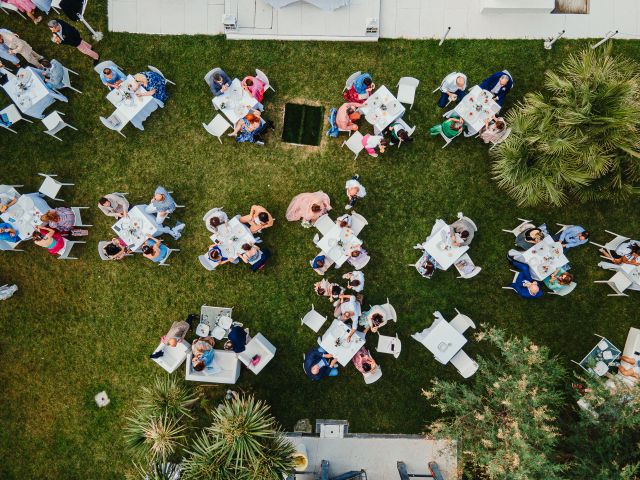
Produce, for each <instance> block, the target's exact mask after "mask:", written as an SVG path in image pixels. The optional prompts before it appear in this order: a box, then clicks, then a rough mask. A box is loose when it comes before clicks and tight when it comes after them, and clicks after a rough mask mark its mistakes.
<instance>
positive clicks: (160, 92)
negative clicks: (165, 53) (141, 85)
mask: <svg viewBox="0 0 640 480" xmlns="http://www.w3.org/2000/svg"><path fill="white" fill-rule="evenodd" d="M142 75H144V76H145V77H146V79H147V82H148V83H147V86H146V87H145V90H147V91H149V90H153V89H155V91H156V92H155V93H154V94H153V98H155V99H157V100H160V101H161V102H162V103H165V102H166V101H167V100H168V99H169V95H168V94H167V81H166V80H165V79H164V77H163V76H162V75H160V74H158V73H156V72H142Z"/></svg>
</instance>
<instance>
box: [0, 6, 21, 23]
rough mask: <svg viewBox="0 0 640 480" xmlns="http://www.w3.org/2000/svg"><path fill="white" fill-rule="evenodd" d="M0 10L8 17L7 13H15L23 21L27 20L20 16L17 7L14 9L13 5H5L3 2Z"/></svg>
mask: <svg viewBox="0 0 640 480" xmlns="http://www.w3.org/2000/svg"><path fill="white" fill-rule="evenodd" d="M0 10H2V11H3V12H4V13H5V14H7V15H9V12H15V13H17V14H18V15H20V16H21V17H22V18H23V19H24V20H26V19H27V17H25V16H24V15H23V14H22V12H21V11H20V10H18V7H16V6H15V5H12V4H11V3H5V2H2V3H0Z"/></svg>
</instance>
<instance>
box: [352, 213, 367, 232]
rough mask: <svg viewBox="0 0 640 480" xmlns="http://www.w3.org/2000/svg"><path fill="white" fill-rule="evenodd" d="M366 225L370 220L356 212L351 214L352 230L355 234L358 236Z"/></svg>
mask: <svg viewBox="0 0 640 480" xmlns="http://www.w3.org/2000/svg"><path fill="white" fill-rule="evenodd" d="M365 225H369V222H367V219H366V218H364V217H363V216H362V215H360V214H359V213H356V212H353V213H352V214H351V231H353V234H354V235H355V236H358V234H359V233H360V232H361V231H362V229H363V228H364V227H365Z"/></svg>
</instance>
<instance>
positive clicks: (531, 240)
mask: <svg viewBox="0 0 640 480" xmlns="http://www.w3.org/2000/svg"><path fill="white" fill-rule="evenodd" d="M546 233H547V226H546V225H540V227H530V228H527V229H525V230H523V231H522V232H520V233H519V234H518V235H517V236H516V245H517V246H518V247H520V248H521V249H522V250H529V249H530V248H531V247H533V246H534V245H536V244H538V243H540V242H541V241H542V240H543V239H544V237H545V235H546Z"/></svg>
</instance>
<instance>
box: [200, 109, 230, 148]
mask: <svg viewBox="0 0 640 480" xmlns="http://www.w3.org/2000/svg"><path fill="white" fill-rule="evenodd" d="M202 126H203V127H204V129H205V130H206V131H207V132H209V134H211V135H213V136H214V137H216V138H217V139H218V140H219V141H220V143H222V140H221V139H220V137H221V136H222V135H223V134H224V132H226V131H227V130H228V129H229V128H231V124H230V123H229V122H227V121H226V120H225V118H224V117H223V116H222V115H220V114H217V115H216V116H215V117H214V118H213V120H211V121H210V122H209V123H208V124H205V123H203V124H202Z"/></svg>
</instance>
